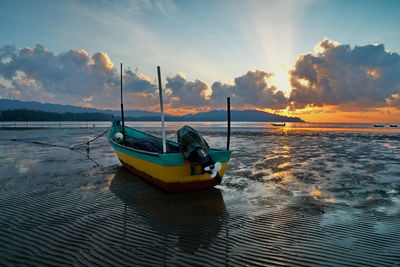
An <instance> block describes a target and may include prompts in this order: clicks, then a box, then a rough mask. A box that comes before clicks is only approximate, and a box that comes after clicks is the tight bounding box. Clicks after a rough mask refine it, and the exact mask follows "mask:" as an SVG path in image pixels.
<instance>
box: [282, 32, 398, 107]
mask: <svg viewBox="0 0 400 267" xmlns="http://www.w3.org/2000/svg"><path fill="white" fill-rule="evenodd" d="M317 50H318V53H317V54H314V55H313V54H306V55H302V56H300V57H299V59H298V60H297V62H296V64H295V66H294V69H293V70H292V71H291V85H292V92H291V96H290V101H294V102H295V106H296V108H303V107H305V106H307V105H315V106H323V105H337V106H339V107H340V106H343V108H346V109H348V108H349V106H350V105H351V106H352V107H354V108H355V109H359V108H373V107H383V106H386V105H387V104H390V103H392V105H394V103H395V102H396V101H395V100H396V98H393V97H392V98H393V99H392V98H390V97H391V96H392V95H393V94H398V93H400V75H399V73H400V56H399V55H398V54H397V53H391V52H388V51H385V48H384V46H383V45H382V44H381V45H366V46H356V47H354V48H351V47H350V46H349V45H339V44H337V43H335V42H333V41H330V40H328V39H325V40H324V41H323V42H321V43H320V44H319V46H318V47H317ZM388 98H389V99H388Z"/></svg>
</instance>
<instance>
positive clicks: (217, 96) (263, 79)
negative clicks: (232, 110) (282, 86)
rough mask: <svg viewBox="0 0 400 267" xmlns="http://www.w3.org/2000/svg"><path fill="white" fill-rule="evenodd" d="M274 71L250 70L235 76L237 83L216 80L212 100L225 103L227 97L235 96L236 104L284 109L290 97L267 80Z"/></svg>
mask: <svg viewBox="0 0 400 267" xmlns="http://www.w3.org/2000/svg"><path fill="white" fill-rule="evenodd" d="M272 75H273V74H272V73H267V72H264V71H259V70H256V71H249V72H247V73H246V74H245V75H243V76H240V77H237V78H235V83H234V84H233V85H230V84H222V83H220V82H215V83H214V84H213V85H212V95H211V101H213V103H215V105H219V106H220V105H224V104H225V102H226V97H228V96H229V97H232V98H234V101H235V105H237V106H246V105H252V106H255V107H260V108H271V109H283V108H286V106H287V105H288V99H287V98H286V97H285V96H284V94H283V92H282V91H279V90H277V88H276V87H274V86H269V85H268V83H267V81H268V79H269V78H270V77H271V76H272Z"/></svg>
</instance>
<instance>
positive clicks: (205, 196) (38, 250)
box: [0, 123, 400, 266]
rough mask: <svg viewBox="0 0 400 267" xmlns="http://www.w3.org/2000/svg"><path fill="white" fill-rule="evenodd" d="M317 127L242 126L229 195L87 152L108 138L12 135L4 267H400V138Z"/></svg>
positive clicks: (170, 132)
mask: <svg viewBox="0 0 400 267" xmlns="http://www.w3.org/2000/svg"><path fill="white" fill-rule="evenodd" d="M137 124H138V126H142V128H143V130H145V131H148V132H150V133H151V134H155V135H160V130H159V129H158V127H159V124H152V123H142V124H140V123H137ZM168 125H169V127H167V138H169V139H171V140H176V130H177V129H179V127H180V126H181V125H180V123H170V124H168V123H167V126H168ZM182 125H183V124H182ZM299 125H300V124H299ZM194 126H195V127H196V129H198V130H199V132H200V133H201V134H202V135H203V137H204V138H205V139H206V140H207V141H208V142H209V144H210V145H211V146H212V147H216V148H225V146H226V129H225V128H224V124H222V123H195V125H194ZM314 126H315V127H311V126H307V127H301V126H296V125H295V124H293V127H291V126H290V124H289V125H288V127H271V126H270V125H269V124H262V123H241V124H240V123H236V124H233V128H232V136H231V145H230V148H231V149H232V150H233V152H232V159H231V162H230V164H229V166H228V169H227V171H226V174H225V176H224V178H223V181H222V184H221V185H219V186H217V187H215V188H213V189H211V190H204V191H197V192H187V193H175V194H171V193H166V192H164V191H162V190H160V189H158V188H155V187H154V186H153V185H151V184H148V183H146V182H144V181H142V180H141V179H139V178H138V177H136V176H134V175H133V174H131V173H129V172H128V171H127V170H125V169H124V168H123V167H122V166H121V164H120V163H119V161H118V158H117V156H116V155H115V153H114V151H113V149H112V148H111V147H110V145H109V144H108V141H107V138H106V137H105V136H102V137H101V138H99V139H97V140H95V141H93V142H92V143H90V145H89V147H87V146H86V145H85V144H84V143H85V142H87V141H88V140H91V139H93V138H95V137H96V136H98V135H99V134H101V133H102V132H104V131H105V130H106V129H107V128H104V127H87V128H85V127H84V128H68V127H64V128H63V127H59V128H48V129H47V128H40V127H39V128H37V129H31V128H27V129H13V128H8V129H7V128H5V129H0V151H1V153H0V210H1V213H0V265H5V266H14V265H34V266H39V265H40V266H42V265H52V266H62V265H74V266H82V265H99V266H164V265H166V266H177V265H180V266H398V265H400V130H399V129H389V128H388V127H386V128H384V129H374V128H373V127H371V125H367V124H365V125H364V124H355V125H342V124H329V125H328V124H320V125H317V124H316V125H314ZM77 144H83V145H81V146H79V147H77V149H73V150H72V149H69V148H71V147H72V146H75V145H77Z"/></svg>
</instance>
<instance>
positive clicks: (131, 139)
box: [108, 64, 231, 192]
mask: <svg viewBox="0 0 400 267" xmlns="http://www.w3.org/2000/svg"><path fill="white" fill-rule="evenodd" d="M157 70H158V80H159V93H160V107H161V127H162V138H160V137H156V136H153V135H150V134H148V133H145V132H142V131H140V130H137V129H134V128H131V127H127V126H125V124H124V116H123V101H122V64H121V121H122V123H121V121H119V120H114V121H113V124H112V126H111V129H110V130H109V133H108V140H109V143H110V145H111V146H112V148H113V149H114V151H115V153H116V154H117V156H118V158H119V160H120V162H121V163H122V165H123V166H124V167H125V168H126V169H128V170H129V171H131V172H132V173H134V174H135V175H137V176H139V177H141V178H142V179H144V180H146V181H148V182H150V183H152V184H154V185H155V186H157V187H159V188H162V189H164V190H166V191H170V192H180V191H193V190H200V189H207V188H211V187H214V186H215V185H218V184H220V183H221V181H222V177H223V175H224V173H225V169H226V167H227V164H228V162H229V160H230V155H231V151H230V150H229V137H230V112H229V110H230V100H229V98H228V141H227V149H224V150H220V149H212V148H210V147H209V146H208V144H207V142H206V141H205V140H204V139H203V138H202V137H201V136H200V134H198V133H197V131H195V130H194V129H193V128H191V127H190V126H184V127H182V129H180V130H179V131H178V141H179V142H173V141H170V140H166V139H165V127H164V111H163V101H162V86H161V74H160V68H159V67H158V69H157Z"/></svg>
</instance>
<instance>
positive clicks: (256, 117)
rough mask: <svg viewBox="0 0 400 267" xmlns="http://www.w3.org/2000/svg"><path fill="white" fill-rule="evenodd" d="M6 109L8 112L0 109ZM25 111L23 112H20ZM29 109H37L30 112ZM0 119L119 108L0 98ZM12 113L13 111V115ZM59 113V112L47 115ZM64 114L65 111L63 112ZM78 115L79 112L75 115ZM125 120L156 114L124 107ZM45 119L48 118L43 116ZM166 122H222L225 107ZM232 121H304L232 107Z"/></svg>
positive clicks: (105, 116) (95, 113) (106, 113)
mask: <svg viewBox="0 0 400 267" xmlns="http://www.w3.org/2000/svg"><path fill="white" fill-rule="evenodd" d="M7 110H10V111H8V112H4V111H7ZM23 110H25V111H23ZM29 110H31V111H41V112H47V113H40V112H31V113H32V114H28V113H29ZM0 112H2V113H3V116H0V120H3V121H5V120H11V121H13V120H17V121H21V120H27V121H33V120H38V121H41V120H109V118H110V117H111V115H114V116H115V117H119V116H120V115H121V112H120V111H119V110H101V109H94V108H83V107H78V106H72V105H59V104H48V103H46V104H43V103H39V102H35V101H28V102H25V101H20V100H9V99H0ZM13 113H14V114H13ZM50 113H61V115H60V114H59V115H57V114H50ZM67 113H68V114H67ZM79 114H80V115H79ZM124 114H125V118H126V120H133V121H134V120H136V121H159V120H160V113H158V112H150V111H144V110H125V111H124ZM46 118H48V119H46ZM165 119H166V121H226V111H225V110H212V111H209V112H200V113H197V114H189V115H184V116H173V115H169V114H166V118H165ZM231 120H232V121H249V122H304V121H303V120H301V119H300V118H297V117H286V116H280V115H276V114H271V113H268V112H263V111H258V110H232V111H231Z"/></svg>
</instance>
